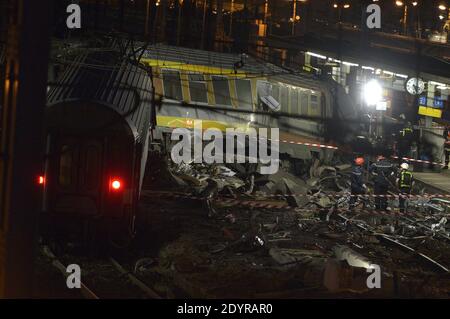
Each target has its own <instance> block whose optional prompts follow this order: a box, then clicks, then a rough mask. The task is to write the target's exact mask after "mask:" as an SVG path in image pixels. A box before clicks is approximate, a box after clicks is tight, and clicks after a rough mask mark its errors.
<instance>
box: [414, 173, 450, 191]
mask: <svg viewBox="0 0 450 319" xmlns="http://www.w3.org/2000/svg"><path fill="white" fill-rule="evenodd" d="M414 178H415V179H416V180H417V181H418V182H421V183H422V184H424V185H426V186H428V187H430V188H432V189H433V190H434V191H436V192H439V193H442V194H450V170H442V171H441V172H414Z"/></svg>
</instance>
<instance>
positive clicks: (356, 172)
mask: <svg viewBox="0 0 450 319" xmlns="http://www.w3.org/2000/svg"><path fill="white" fill-rule="evenodd" d="M363 165H364V158H363V157H357V158H356V159H355V162H354V165H353V167H352V173H351V175H350V182H351V186H350V188H351V193H352V197H351V199H350V207H354V206H355V205H356V202H357V195H362V194H365V192H366V189H367V187H366V185H365V184H364V169H363Z"/></svg>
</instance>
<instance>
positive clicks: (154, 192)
mask: <svg viewBox="0 0 450 319" xmlns="http://www.w3.org/2000/svg"><path fill="white" fill-rule="evenodd" d="M143 193H146V194H149V193H152V194H162V195H164V194H171V196H173V197H177V196H178V197H185V198H190V199H201V200H203V199H205V197H203V196H194V195H191V194H189V193H169V192H159V191H143ZM256 196H259V197H274V198H281V199H282V198H285V197H309V198H313V199H318V198H320V197H337V198H341V197H343V196H347V197H358V198H377V197H381V198H400V197H402V198H408V199H429V198H450V194H422V195H411V194H398V195H391V194H386V195H379V194H359V195H355V194H324V195H322V196H318V195H309V194H286V195H282V194H260V195H259V194H257V195H256ZM255 200H258V199H255Z"/></svg>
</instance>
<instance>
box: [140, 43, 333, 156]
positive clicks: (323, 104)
mask: <svg viewBox="0 0 450 319" xmlns="http://www.w3.org/2000/svg"><path fill="white" fill-rule="evenodd" d="M141 62H142V63H143V64H146V65H147V66H149V67H151V68H152V73H153V78H154V81H153V83H154V86H155V93H156V97H157V98H158V99H159V101H158V103H157V104H158V107H157V128H158V132H157V133H161V134H159V135H163V134H165V133H168V132H171V131H172V130H173V129H174V128H180V127H182V128H189V129H192V128H194V124H195V121H199V120H200V121H201V122H202V129H208V128H216V129H219V130H221V131H225V130H226V129H227V128H239V129H243V130H245V129H247V128H279V129H280V141H281V143H280V153H287V154H290V155H291V156H292V157H295V158H301V159H310V158H311V157H312V156H317V157H325V156H326V155H327V154H330V153H331V152H333V150H330V149H326V148H319V147H311V145H312V144H323V142H324V140H325V139H324V136H325V131H326V123H327V121H329V120H330V119H331V117H332V109H333V107H332V104H333V98H332V96H331V92H330V89H329V87H328V85H327V84H326V83H323V82H322V81H320V79H317V78H315V77H314V76H312V75H308V74H300V73H298V72H293V71H289V70H286V69H283V68H280V67H277V66H275V65H273V64H270V63H267V62H265V61H259V60H257V59H255V58H253V57H249V56H245V55H239V54H228V53H216V52H209V51H202V50H195V49H189V48H180V47H175V46H167V45H161V44H158V45H153V46H149V47H148V48H147V50H145V52H144V54H143V56H142V58H141ZM155 136H158V134H155ZM283 141H284V142H283Z"/></svg>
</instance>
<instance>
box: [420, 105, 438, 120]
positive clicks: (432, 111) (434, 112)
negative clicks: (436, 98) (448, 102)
mask: <svg viewBox="0 0 450 319" xmlns="http://www.w3.org/2000/svg"><path fill="white" fill-rule="evenodd" d="M419 114H420V115H425V116H431V117H436V118H441V117H442V110H440V109H436V108H433V107H428V106H425V105H420V106H419Z"/></svg>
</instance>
